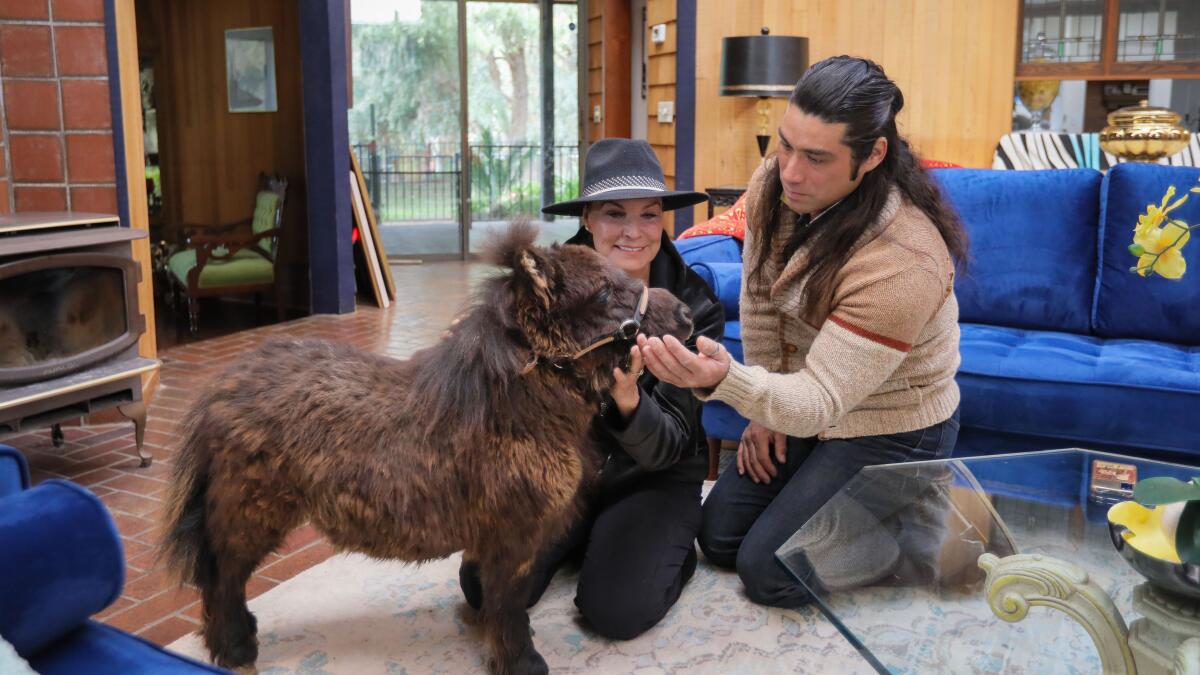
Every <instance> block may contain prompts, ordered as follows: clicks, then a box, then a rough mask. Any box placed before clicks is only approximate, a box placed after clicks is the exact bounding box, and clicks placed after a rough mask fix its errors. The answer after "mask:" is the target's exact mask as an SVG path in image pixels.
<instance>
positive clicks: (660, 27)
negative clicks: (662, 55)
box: [650, 23, 667, 45]
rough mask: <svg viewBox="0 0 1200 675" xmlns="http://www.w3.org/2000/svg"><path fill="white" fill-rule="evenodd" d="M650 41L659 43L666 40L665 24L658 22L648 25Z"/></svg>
mask: <svg viewBox="0 0 1200 675" xmlns="http://www.w3.org/2000/svg"><path fill="white" fill-rule="evenodd" d="M650 41H651V42H653V43H654V44H656V45H661V44H662V43H664V42H666V41H667V24H665V23H659V24H655V25H653V26H651V27H650Z"/></svg>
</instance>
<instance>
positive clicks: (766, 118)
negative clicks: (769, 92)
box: [754, 96, 771, 157]
mask: <svg viewBox="0 0 1200 675" xmlns="http://www.w3.org/2000/svg"><path fill="white" fill-rule="evenodd" d="M755 111H756V112H757V113H758V133H757V134H755V136H754V138H755V139H757V140H758V156H759V157H766V156H767V145H768V144H770V142H771V132H770V131H769V130H768V128H767V125H768V124H770V122H771V102H770V101H769V100H768V99H767V97H766V96H759V97H758V105H757V106H756V108H755Z"/></svg>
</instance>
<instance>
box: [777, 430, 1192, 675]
mask: <svg viewBox="0 0 1200 675" xmlns="http://www.w3.org/2000/svg"><path fill="white" fill-rule="evenodd" d="M1196 474H1197V469H1196V468H1194V467H1189V466H1184V465H1181V464H1168V463H1164V462H1155V461H1149V460H1142V459H1134V458H1131V457H1123V456H1119V455H1111V454H1105V453H1098V452H1091V451H1087V450H1076V449H1072V450H1049V451H1044V452H1031V453H1021V454H1011V455H996V456H990V457H978V458H966V459H951V460H941V461H931V462H913V463H909V464H891V465H885V466H874V467H867V468H865V469H863V470H862V471H861V472H859V474H858V475H857V476H855V478H854V479H852V480H851V481H850V483H848V484H847V485H846V486H845V487H844V488H843V489H842V490H841V491H839V492H838V493H837V495H836V496H835V497H834V498H833V499H831V500H830V501H829V502H828V503H827V504H826V505H825V507H824V508H822V509H821V510H820V511H819V512H818V513H817V514H816V515H815V516H813V517H812V518H811V519H810V520H809V521H808V522H807V523H806V524H805V525H804V526H803V527H801V528H800V529H799V530H798V531H797V532H796V533H795V534H794V535H793V536H792V537H791V538H790V539H789V540H788V541H787V542H786V543H785V544H784V545H783V546H782V547H780V549H779V550H778V551H777V552H776V557H777V558H778V559H779V561H780V562H781V563H783V565H784V566H785V567H787V568H788V570H789V571H790V572H791V573H792V574H793V576H795V577H796V578H797V579H799V580H800V582H801V583H803V584H804V585H805V587H806V588H808V589H809V591H810V592H812V594H813V596H814V598H815V600H816V603H817V604H818V606H819V607H820V608H821V610H822V611H823V612H824V613H825V615H826V616H827V617H828V618H829V619H830V621H832V622H833V623H834V625H836V626H837V627H838V629H839V630H840V631H841V632H842V634H843V635H845V636H846V638H847V639H848V640H850V642H851V644H853V645H854V646H855V647H856V648H858V650H859V651H860V653H861V654H862V655H863V657H864V658H866V659H867V661H868V662H869V663H870V664H871V665H872V666H874V667H875V668H876V669H877V670H879V671H880V672H884V673H931V672H943V673H965V672H971V673H1038V674H1039V675H1040V674H1045V673H1072V674H1074V673H1096V672H1100V658H1099V655H1098V653H1097V651H1096V648H1095V646H1094V645H1093V643H1092V640H1091V638H1090V637H1089V636H1088V634H1087V632H1086V631H1085V630H1084V629H1083V628H1082V627H1081V626H1080V625H1079V624H1077V623H1075V622H1073V621H1071V620H1070V619H1069V618H1068V617H1067V616H1066V615H1065V614H1063V613H1061V612H1059V611H1055V610H1051V609H1048V608H1045V607H1034V608H1032V609H1030V611H1029V613H1028V615H1027V616H1026V618H1025V619H1024V620H1022V621H1020V622H1017V623H1008V622H1005V621H1002V620H1001V619H999V618H997V617H996V615H994V614H993V613H992V610H991V608H990V607H989V606H988V603H987V598H986V597H985V596H986V594H985V592H984V578H985V573H984V571H983V570H982V569H980V567H979V565H978V559H979V557H980V555H982V554H983V553H993V554H994V555H996V556H998V557H1001V558H1003V557H1004V556H1006V555H1011V554H1014V553H1035V554H1036V553H1041V554H1045V555H1048V556H1053V557H1055V558H1058V559H1061V560H1066V561H1069V562H1073V563H1075V564H1077V565H1079V566H1080V567H1082V568H1083V569H1084V571H1085V572H1087V574H1088V575H1090V576H1091V578H1092V579H1093V580H1094V581H1096V582H1097V583H1098V584H1099V585H1100V587H1101V588H1103V589H1104V590H1106V591H1107V592H1108V594H1109V595H1110V596H1111V597H1112V598H1113V601H1114V602H1115V604H1116V607H1117V609H1118V610H1120V611H1121V613H1122V614H1123V615H1124V617H1125V621H1126V623H1127V624H1128V623H1130V622H1132V620H1133V619H1134V618H1135V616H1136V615H1134V614H1133V610H1132V604H1131V603H1132V593H1133V588H1134V587H1135V586H1137V585H1138V584H1139V583H1141V582H1142V581H1144V579H1143V578H1142V577H1140V576H1139V575H1138V574H1137V572H1135V571H1134V570H1133V568H1132V567H1130V566H1129V565H1128V563H1126V562H1125V561H1124V560H1123V559H1122V558H1121V556H1120V555H1119V554H1118V553H1117V551H1116V549H1115V548H1114V546H1113V543H1112V541H1111V539H1110V535H1109V531H1108V524H1107V519H1106V517H1105V516H1106V514H1107V511H1108V508H1109V506H1111V505H1112V504H1114V503H1116V502H1118V501H1123V500H1126V499H1129V498H1130V494H1131V491H1132V483H1133V482H1135V481H1136V480H1139V479H1142V478H1148V477H1151V476H1174V477H1176V478H1180V479H1182V480H1188V479H1190V478H1191V477H1192V476H1194V475H1196Z"/></svg>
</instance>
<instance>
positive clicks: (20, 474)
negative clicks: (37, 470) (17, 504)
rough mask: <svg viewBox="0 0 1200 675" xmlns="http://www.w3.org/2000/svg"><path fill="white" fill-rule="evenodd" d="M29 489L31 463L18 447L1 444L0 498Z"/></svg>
mask: <svg viewBox="0 0 1200 675" xmlns="http://www.w3.org/2000/svg"><path fill="white" fill-rule="evenodd" d="M28 489H29V465H28V464H26V463H25V457H24V456H22V455H21V453H20V452H18V451H17V449H16V448H13V447H10V446H7V445H0V498H4V497H7V496H8V495H11V494H15V493H17V492H20V491H22V490H28Z"/></svg>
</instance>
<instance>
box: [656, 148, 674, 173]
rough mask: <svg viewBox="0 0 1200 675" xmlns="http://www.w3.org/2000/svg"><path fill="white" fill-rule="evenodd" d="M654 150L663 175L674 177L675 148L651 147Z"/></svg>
mask: <svg viewBox="0 0 1200 675" xmlns="http://www.w3.org/2000/svg"><path fill="white" fill-rule="evenodd" d="M650 147H652V148H654V154H656V155H658V161H659V162H660V163H661V164H662V168H663V173H664V174H666V175H668V176H674V175H675V146H673V145H651V146H650Z"/></svg>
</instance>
